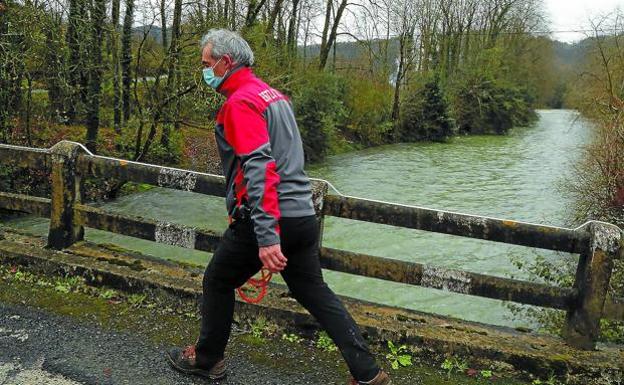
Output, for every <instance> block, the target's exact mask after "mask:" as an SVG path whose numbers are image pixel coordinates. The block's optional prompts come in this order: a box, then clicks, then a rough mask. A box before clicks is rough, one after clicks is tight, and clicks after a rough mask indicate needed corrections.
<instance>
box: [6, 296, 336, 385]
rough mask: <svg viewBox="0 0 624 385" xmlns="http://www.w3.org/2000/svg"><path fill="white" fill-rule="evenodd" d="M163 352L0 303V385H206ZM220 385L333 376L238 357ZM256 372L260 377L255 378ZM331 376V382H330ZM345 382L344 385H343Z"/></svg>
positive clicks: (293, 381) (309, 381) (160, 348)
mask: <svg viewBox="0 0 624 385" xmlns="http://www.w3.org/2000/svg"><path fill="white" fill-rule="evenodd" d="M165 349H166V347H164V346H155V345H153V344H151V343H149V342H147V343H146V342H145V340H143V339H141V338H140V337H139V336H135V335H131V334H126V333H123V332H115V331H111V330H103V329H101V328H98V327H97V326H95V325H94V324H88V323H81V322H79V321H76V320H75V319H72V318H69V317H62V316H58V315H55V314H51V313H48V312H45V311H42V310H38V309H34V308H30V307H24V306H15V305H8V304H5V303H0V385H30V384H33V385H86V384H88V385H96V384H97V385H117V384H131V385H142V384H145V385H148V384H149V385H156V384H206V383H215V382H210V381H208V380H204V379H199V378H195V377H191V376H186V375H183V374H179V373H177V372H175V371H173V370H172V369H170V367H169V366H168V365H167V363H166V361H165V358H164V351H165ZM228 368H229V371H228V373H229V375H228V377H227V379H226V380H223V381H220V382H218V383H219V384H224V385H225V384H232V385H234V384H240V385H243V384H245V385H252V384H253V385H255V384H275V385H278V384H279V385H282V384H283V385H285V384H289V385H290V384H316V385H318V384H334V383H343V382H336V381H337V380H336V377H335V374H334V375H333V376H329V377H330V378H325V379H324V378H323V377H325V376H324V375H323V374H322V373H309V372H308V373H297V372H296V369H295V368H296V365H293V366H291V370H290V371H289V373H272V372H271V370H270V368H269V367H268V366H264V365H262V364H259V363H256V362H252V361H250V360H249V359H248V358H245V357H238V358H237V359H236V360H232V359H230V360H229V363H228ZM259 373H262V374H261V375H259ZM331 377H333V379H332V378H331ZM345 382H346V381H345Z"/></svg>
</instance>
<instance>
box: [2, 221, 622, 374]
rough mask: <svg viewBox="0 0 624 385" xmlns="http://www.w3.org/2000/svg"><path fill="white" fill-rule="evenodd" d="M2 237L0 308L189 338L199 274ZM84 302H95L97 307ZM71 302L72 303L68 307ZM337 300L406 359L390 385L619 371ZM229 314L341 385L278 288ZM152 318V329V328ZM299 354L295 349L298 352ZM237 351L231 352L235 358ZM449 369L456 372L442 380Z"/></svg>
mask: <svg viewBox="0 0 624 385" xmlns="http://www.w3.org/2000/svg"><path fill="white" fill-rule="evenodd" d="M3 238H4V239H3V240H1V241H0V260H1V263H2V266H3V268H2V269H1V270H2V273H1V274H0V276H1V277H2V280H1V281H2V283H1V284H0V285H2V286H3V287H2V290H1V291H0V301H4V302H7V303H10V304H22V305H32V306H38V307H43V308H45V309H48V311H53V312H57V313H58V312H60V313H61V314H62V315H67V316H72V317H76V318H79V319H82V320H90V321H93V322H97V323H98V324H99V325H100V326H102V327H106V328H113V329H115V328H122V329H124V330H130V331H131V332H133V333H134V332H136V333H139V334H140V333H146V334H147V335H146V337H148V338H150V339H152V340H153V341H157V342H159V343H171V344H180V343H182V342H183V341H192V340H193V338H194V336H193V331H194V330H196V328H197V310H196V309H197V307H196V306H197V300H198V298H199V293H200V292H201V273H202V270H201V269H197V268H194V267H189V266H184V265H180V264H178V263H174V262H163V261H161V260H158V259H155V258H153V257H149V256H144V255H141V254H137V253H132V252H128V251H126V250H123V249H121V248H119V247H112V246H108V245H94V244H92V243H89V242H80V243H77V244H75V245H73V246H71V247H70V248H69V249H67V250H66V251H64V252H55V251H51V250H45V249H43V248H42V246H43V245H44V244H45V239H42V238H38V237H30V236H27V235H24V234H21V233H16V232H14V231H5V232H4V233H3ZM76 295H77V297H76ZM88 297H95V300H90V299H89V298H88ZM72 298H78V299H79V301H77V302H76V303H72V302H71V299H72ZM68 301H69V302H68ZM83 301H86V302H83ZM343 301H344V302H345V305H346V306H347V308H349V311H350V312H351V314H352V315H353V316H354V318H355V320H356V321H357V322H358V324H359V325H360V327H361V328H363V330H365V332H366V335H367V338H368V339H369V341H370V342H371V344H372V346H373V347H374V350H375V352H376V355H377V357H378V360H379V361H380V362H381V363H382V365H383V366H384V367H392V362H394V361H395V360H398V355H408V356H410V357H411V361H412V362H411V365H410V364H409V363H408V362H407V361H406V360H405V359H402V360H401V362H403V363H404V365H403V366H404V367H403V368H399V369H398V370H394V369H392V373H393V376H394V378H396V379H397V380H396V383H397V384H406V385H407V384H410V385H413V384H420V383H421V382H419V379H420V380H422V381H423V382H422V384H431V385H433V384H447V383H448V384H482V383H484V384H489V383H495V384H496V383H499V384H501V385H502V384H507V385H511V384H513V385H515V384H523V383H531V382H532V381H533V379H534V378H535V377H533V379H532V378H531V377H530V374H529V373H533V375H535V376H539V377H540V378H541V380H544V379H548V377H549V376H550V375H551V374H555V375H558V376H562V377H561V379H564V378H565V379H566V381H567V383H569V384H579V385H580V384H583V385H590V384H596V385H605V384H608V382H604V381H605V380H607V379H609V378H611V379H614V380H615V379H617V378H620V379H621V377H617V376H621V371H622V370H624V367H621V363H622V362H624V350H623V349H621V347H620V349H619V350H618V347H615V346H611V347H610V346H600V349H599V350H598V351H595V352H588V351H578V350H574V349H570V348H569V347H567V346H566V345H565V344H563V343H562V342H561V340H559V339H555V338H552V337H548V336H543V335H537V334H534V333H529V332H527V331H518V330H515V331H514V330H513V329H508V328H497V327H491V326H488V325H483V324H475V323H467V322H462V321H459V320H455V319H452V318H445V317H436V316H430V315H426V314H422V313H418V312H410V311H405V310H401V309H396V308H389V307H384V306H379V305H375V304H371V303H365V302H364V303H363V302H360V301H353V300H350V299H346V298H344V299H343ZM89 304H91V305H89ZM135 310H136V312H138V313H139V314H142V316H141V317H139V321H138V323H136V324H135V323H134V321H133V319H132V318H131V317H132V316H131V315H130V313H131V312H134V311H135ZM126 314H128V317H129V318H128V319H126ZM236 314H237V323H238V326H239V327H240V328H242V329H243V330H246V331H247V332H248V334H251V337H253V338H259V339H261V340H266V341H267V342H263V344H266V347H267V348H268V350H267V351H266V352H267V355H268V357H271V358H270V359H269V362H271V363H272V364H271V365H270V366H275V365H273V364H277V366H278V367H282V365H284V364H285V363H284V362H283V361H281V360H275V359H274V357H275V354H276V353H275V352H276V351H281V352H288V353H284V354H286V356H290V354H291V350H289V349H288V346H284V344H285V343H293V344H294V345H301V346H304V347H305V346H307V347H305V348H304V349H303V351H302V353H300V354H301V355H300V357H307V358H306V360H307V361H309V362H310V365H311V366H306V365H305V364H302V369H301V372H302V373H305V372H306V370H308V369H306V368H310V370H317V369H318V368H319V365H321V366H320V367H321V368H323V365H324V362H327V365H328V367H327V370H325V369H322V370H321V371H320V372H323V373H330V374H329V376H330V377H328V378H329V379H330V380H331V379H333V380H331V381H329V382H322V383H340V381H343V380H342V378H344V376H343V374H344V371H341V370H340V368H338V369H336V362H340V360H339V359H338V356H336V355H335V352H331V348H330V346H331V344H329V343H328V342H329V341H327V340H326V339H323V338H322V337H321V335H319V334H318V333H317V331H318V329H317V327H318V326H317V325H316V324H315V322H313V321H312V320H311V318H310V317H309V315H307V313H305V312H304V311H302V309H301V308H300V307H299V306H298V305H297V304H296V303H295V302H294V301H292V300H291V299H290V298H289V296H288V294H287V292H286V291H285V290H284V288H281V287H280V286H279V285H273V286H272V287H271V289H270V291H269V296H268V297H267V298H265V300H264V301H263V302H262V303H261V304H260V305H259V306H258V305H248V304H245V303H242V302H238V303H237V311H236ZM155 319H156V320H158V322H156V323H155V322H154V320H155ZM146 322H147V323H146ZM161 324H162V325H163V326H162V327H160V326H159V325H161ZM245 338H247V339H243V340H239V341H242V343H243V345H244V346H243V348H242V351H241V354H242V355H243V356H245V355H248V354H251V355H252V357H254V358H253V359H254V360H260V362H261V363H262V362H263V361H262V360H266V357H267V356H265V355H263V354H261V355H260V356H257V355H256V354H258V353H257V349H256V348H255V345H254V344H253V343H252V342H250V340H249V338H250V336H249V335H247V337H245ZM306 341H307V342H306ZM387 341H392V342H394V343H395V346H401V344H405V345H406V347H405V349H404V350H402V351H401V352H397V351H393V350H392V349H391V348H389V346H388V344H387ZM250 345H251V346H253V348H251V347H250ZM312 346H316V348H320V349H321V350H323V351H325V350H326V351H325V353H333V354H329V355H328V356H327V357H328V359H327V361H324V358H322V357H324V355H323V354H320V355H316V354H314V349H315V348H313V347H312ZM274 349H275V350H274ZM297 349H298V348H297ZM297 349H295V352H296V351H299V350H297ZM271 352H273V353H274V355H273V356H271V355H270V353H271ZM236 354H238V352H237V351H236V350H235V351H234V353H233V355H232V356H235V355H236ZM292 354H295V353H292ZM297 354H299V353H297ZM309 357H314V360H311V359H310V358H309ZM317 358H319V359H320V363H318V362H317ZM274 361H276V362H274ZM399 366H400V365H399ZM443 369H444V370H443ZM275 370H277V369H275ZM283 370H287V369H285V368H284V369H283ZM523 370H527V371H528V372H524V371H523ZM336 371H338V373H336ZM341 372H342V374H341ZM444 372H446V374H444ZM453 372H455V373H456V374H458V375H457V376H455V377H452V376H451V377H449V373H450V375H452V374H453ZM313 373H319V372H318V371H317V372H313ZM460 373H464V375H463V376H462V375H460ZM331 376H340V377H331ZM614 376H615V377H614ZM427 378H430V379H429V380H427ZM332 381H338V382H332ZM303 383H310V384H315V385H316V384H318V382H307V381H304V382H303ZM534 383H535V384H538V383H539V382H534ZM553 383H554V384H557V383H556V382H553ZM613 383H614V384H616V383H617V382H613Z"/></svg>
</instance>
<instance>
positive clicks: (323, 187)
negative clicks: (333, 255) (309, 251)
mask: <svg viewBox="0 0 624 385" xmlns="http://www.w3.org/2000/svg"><path fill="white" fill-rule="evenodd" d="M311 184H312V203H313V204H314V211H315V212H316V219H318V222H319V250H320V249H321V248H322V247H323V227H324V226H325V214H324V213H323V203H324V201H325V195H327V190H328V185H327V182H325V181H323V180H312V181H311Z"/></svg>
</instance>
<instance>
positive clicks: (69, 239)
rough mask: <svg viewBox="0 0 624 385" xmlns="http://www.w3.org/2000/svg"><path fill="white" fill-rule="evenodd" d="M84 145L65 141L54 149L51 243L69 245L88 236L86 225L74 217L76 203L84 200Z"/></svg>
mask: <svg viewBox="0 0 624 385" xmlns="http://www.w3.org/2000/svg"><path fill="white" fill-rule="evenodd" d="M80 151H82V148H81V146H80V145H78V144H77V143H72V142H68V141H62V142H59V143H57V144H55V145H54V147H52V148H51V149H50V154H51V159H52V199H51V206H50V229H49V233H48V247H50V248H53V249H58V250H60V249H62V248H65V247H67V246H69V245H71V244H73V243H74V242H77V241H80V240H82V239H83V237H84V228H83V227H82V226H80V225H77V224H76V221H75V220H74V204H76V203H80V201H81V180H80V176H79V175H78V174H77V173H76V167H75V166H76V158H77V157H78V153H79V152H80Z"/></svg>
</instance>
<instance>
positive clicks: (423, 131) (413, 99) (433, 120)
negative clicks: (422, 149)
mask: <svg viewBox="0 0 624 385" xmlns="http://www.w3.org/2000/svg"><path fill="white" fill-rule="evenodd" d="M399 133H400V137H399V139H400V140H401V141H405V142H413V141H419V140H430V141H445V140H447V139H448V138H449V137H451V136H452V135H453V134H454V122H453V120H452V119H451V118H450V117H449V113H448V103H447V101H446V98H445V96H444V92H443V91H442V89H441V87H440V79H439V77H438V76H434V77H432V78H431V79H430V80H429V81H427V82H425V83H424V84H422V85H419V86H416V87H414V88H412V90H411V91H410V92H409V93H408V96H407V98H406V100H405V101H404V103H403V107H402V109H401V122H400V130H399Z"/></svg>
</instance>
